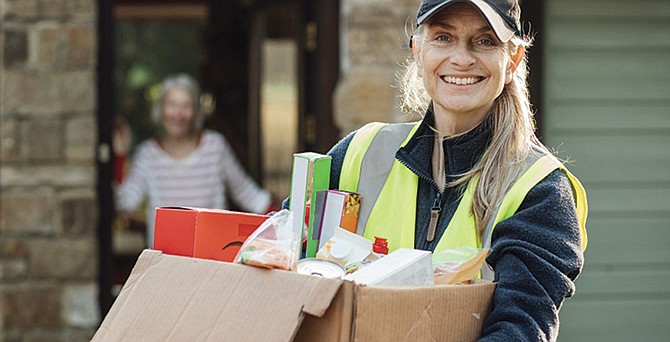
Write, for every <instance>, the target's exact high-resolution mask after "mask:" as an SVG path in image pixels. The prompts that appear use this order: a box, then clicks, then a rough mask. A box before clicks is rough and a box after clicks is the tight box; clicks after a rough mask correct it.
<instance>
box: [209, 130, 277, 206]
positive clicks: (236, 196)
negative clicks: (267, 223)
mask: <svg viewBox="0 0 670 342" xmlns="http://www.w3.org/2000/svg"><path fill="white" fill-rule="evenodd" d="M219 139H220V144H221V146H220V148H221V155H222V158H223V161H224V163H225V167H223V168H222V169H221V170H222V172H223V179H224V181H225V184H226V186H227V187H228V189H230V191H229V192H228V193H229V194H230V197H231V199H232V200H233V201H234V202H235V203H236V204H237V205H238V206H240V208H242V209H243V210H246V211H249V212H253V213H257V214H265V213H266V210H267V209H268V208H269V207H270V205H271V204H272V194H271V193H270V192H269V191H267V190H265V189H264V188H262V187H260V186H259V185H258V184H257V183H256V181H255V180H254V179H253V178H251V176H249V174H248V173H247V172H246V170H245V169H244V167H243V166H242V164H240V162H239V160H238V159H237V156H236V155H235V151H233V149H232V147H231V146H230V144H229V143H228V141H227V140H226V139H225V137H224V136H223V135H219Z"/></svg>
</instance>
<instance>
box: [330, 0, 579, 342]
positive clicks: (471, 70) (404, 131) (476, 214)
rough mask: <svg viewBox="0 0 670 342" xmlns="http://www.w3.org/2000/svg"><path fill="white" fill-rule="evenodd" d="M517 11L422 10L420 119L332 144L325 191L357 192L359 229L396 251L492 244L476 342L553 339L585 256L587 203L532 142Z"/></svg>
mask: <svg viewBox="0 0 670 342" xmlns="http://www.w3.org/2000/svg"><path fill="white" fill-rule="evenodd" d="M529 45H530V41H529V39H528V38H525V37H523V36H522V33H521V25H520V8H519V4H518V2H517V0H470V1H436V0H424V1H422V2H421V6H420V7H419V10H418V15H417V28H416V31H415V32H414V34H413V36H412V37H411V42H410V46H411V48H412V52H413V59H412V60H411V62H410V63H409V64H408V68H407V70H406V73H405V76H404V78H403V84H402V86H403V90H404V103H403V104H404V108H405V109H408V110H411V111H414V112H419V113H420V114H422V115H423V120H421V121H420V122H418V123H409V124H380V123H372V124H368V125H366V126H364V127H362V128H360V129H359V130H357V131H356V132H353V133H351V134H349V135H348V136H347V137H345V138H344V139H343V140H341V141H340V142H339V143H338V144H336V145H335V146H334V147H333V148H332V149H331V151H330V152H329V155H331V156H332V158H333V159H332V174H331V187H332V188H339V189H343V190H348V191H355V192H359V193H361V194H362V201H363V202H362V207H361V213H360V216H359V226H358V229H357V232H358V233H360V234H363V235H364V236H365V237H368V238H370V239H373V238H374V237H375V236H379V237H384V238H386V239H387V240H388V246H389V248H390V250H394V249H397V248H401V247H404V248H417V249H423V250H429V251H434V252H436V251H441V250H445V249H449V248H454V247H458V246H473V247H488V248H490V252H489V254H488V257H487V259H486V261H487V265H485V267H484V268H483V269H482V277H484V278H488V279H492V280H494V281H495V282H496V283H497V287H496V291H495V294H494V299H493V305H492V311H491V313H490V314H489V316H488V317H487V319H486V321H485V323H484V328H483V330H482V336H481V340H482V341H540V340H555V339H556V338H557V335H558V326H559V321H558V312H559V309H560V308H561V305H562V303H563V301H564V299H565V298H566V297H570V296H571V295H572V294H573V293H574V291H575V286H574V283H573V281H574V280H575V278H576V277H577V276H578V275H579V273H580V271H581V269H582V264H583V249H584V248H585V247H586V232H585V227H584V224H585V221H586V195H585V192H584V189H583V187H582V186H581V184H580V183H579V181H578V180H577V179H576V178H575V177H574V176H573V175H572V174H570V172H568V171H567V170H566V168H565V167H564V166H563V165H562V164H561V163H560V162H559V161H558V160H557V159H556V158H555V157H553V156H552V155H551V153H550V152H549V151H548V150H547V148H546V147H545V146H543V145H542V143H540V141H539V140H538V139H537V138H536V136H535V134H534V130H535V127H534V121H533V113H532V111H531V107H530V103H529V98H528V89H527V84H526V76H527V67H526V60H525V51H526V48H527V47H528V46H529Z"/></svg>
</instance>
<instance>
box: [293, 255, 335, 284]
mask: <svg viewBox="0 0 670 342" xmlns="http://www.w3.org/2000/svg"><path fill="white" fill-rule="evenodd" d="M298 273H300V274H307V275H311V276H315V277H321V278H328V279H341V278H342V277H344V274H345V273H346V272H345V270H344V267H342V266H340V265H339V264H338V263H335V262H332V261H330V260H326V259H316V258H307V259H302V260H299V261H298Z"/></svg>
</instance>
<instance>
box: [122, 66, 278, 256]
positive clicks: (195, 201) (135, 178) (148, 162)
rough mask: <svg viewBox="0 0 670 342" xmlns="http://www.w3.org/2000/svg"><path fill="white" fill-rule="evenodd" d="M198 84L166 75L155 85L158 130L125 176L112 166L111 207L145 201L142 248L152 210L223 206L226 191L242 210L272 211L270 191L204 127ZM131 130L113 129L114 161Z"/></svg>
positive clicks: (129, 206) (132, 207) (131, 207)
mask: <svg viewBox="0 0 670 342" xmlns="http://www.w3.org/2000/svg"><path fill="white" fill-rule="evenodd" d="M199 99H200V88H199V87H198V84H197V83H196V81H195V80H194V79H193V78H192V77H191V76H189V75H186V74H178V75H173V76H170V77H168V78H166V79H165V80H164V81H163V82H162V84H161V87H160V91H159V96H158V98H157V99H156V101H155V103H154V106H153V111H152V119H153V121H154V122H155V123H156V124H157V125H158V126H159V128H160V131H161V133H160V134H159V135H158V136H156V137H155V138H152V139H149V140H147V141H144V142H142V143H140V145H139V146H138V147H137V149H136V152H135V154H134V156H133V158H132V159H133V161H132V164H131V167H130V170H129V172H128V175H127V176H126V177H123V176H122V172H121V170H120V169H119V168H116V170H115V172H116V173H117V175H116V176H115V178H116V180H117V185H116V187H115V189H116V207H117V210H119V211H121V212H128V211H134V210H136V209H138V207H139V206H140V205H141V204H142V203H143V202H144V200H145V199H148V205H147V207H146V218H147V234H146V235H147V246H148V247H149V248H151V247H152V246H153V236H154V234H153V227H154V215H155V208H156V207H159V206H192V207H201V208H217V209H227V208H228V202H227V197H228V196H227V195H229V196H230V197H231V198H232V200H233V201H235V203H236V204H237V205H238V206H239V207H240V208H242V210H246V211H250V212H254V213H263V214H264V213H267V212H268V211H271V210H274V208H275V207H274V205H273V202H272V194H271V193H270V192H269V191H267V190H265V189H263V188H261V187H259V186H258V185H257V184H256V183H255V182H254V180H253V179H252V178H251V177H249V175H247V173H246V172H245V170H244V168H243V167H242V165H241V164H240V163H239V161H238V160H237V157H236V156H235V153H234V151H233V149H232V148H231V146H230V145H229V144H228V142H227V141H226V139H225V137H224V136H223V135H222V134H221V133H218V132H215V131H211V130H207V129H203V121H204V117H203V114H202V112H201V111H200V108H199V101H198V100H199ZM129 142H130V131H129V128H128V127H127V126H126V125H120V126H119V127H117V129H116V130H115V132H114V139H113V143H114V152H115V154H116V156H117V157H116V160H117V163H116V165H117V166H118V165H121V164H122V161H123V159H124V158H125V154H126V153H127V151H128V147H129Z"/></svg>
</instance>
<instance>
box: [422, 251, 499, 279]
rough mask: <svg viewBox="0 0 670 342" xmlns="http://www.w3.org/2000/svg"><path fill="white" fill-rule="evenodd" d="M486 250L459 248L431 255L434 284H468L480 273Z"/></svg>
mask: <svg viewBox="0 0 670 342" xmlns="http://www.w3.org/2000/svg"><path fill="white" fill-rule="evenodd" d="M488 252H489V249H488V248H474V247H467V246H461V247H456V248H452V249H446V250H444V251H441V252H437V253H433V270H434V272H433V275H434V277H435V284H436V285H437V284H459V283H460V284H469V283H471V282H472V281H473V280H474V279H475V278H476V277H477V275H478V274H479V271H481V269H482V266H484V262H485V261H486V255H487V254H488Z"/></svg>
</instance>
